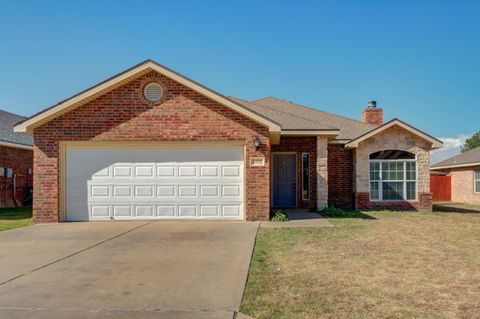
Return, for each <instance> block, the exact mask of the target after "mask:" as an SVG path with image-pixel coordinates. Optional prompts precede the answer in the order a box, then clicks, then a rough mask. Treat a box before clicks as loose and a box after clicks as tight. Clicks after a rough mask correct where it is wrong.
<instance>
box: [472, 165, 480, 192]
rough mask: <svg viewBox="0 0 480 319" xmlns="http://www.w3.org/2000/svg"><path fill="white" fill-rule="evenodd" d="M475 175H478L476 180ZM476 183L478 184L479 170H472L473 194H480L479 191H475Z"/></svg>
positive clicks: (479, 178) (479, 179)
mask: <svg viewBox="0 0 480 319" xmlns="http://www.w3.org/2000/svg"><path fill="white" fill-rule="evenodd" d="M477 174H478V179H477ZM477 182H480V169H479V168H477V169H474V170H473V192H474V193H475V194H480V189H477Z"/></svg>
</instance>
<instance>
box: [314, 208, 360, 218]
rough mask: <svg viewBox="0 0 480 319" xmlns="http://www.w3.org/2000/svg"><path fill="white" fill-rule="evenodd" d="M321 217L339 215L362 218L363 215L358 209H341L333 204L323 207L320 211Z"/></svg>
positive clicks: (341, 216)
mask: <svg viewBox="0 0 480 319" xmlns="http://www.w3.org/2000/svg"><path fill="white" fill-rule="evenodd" d="M320 214H321V215H322V216H323V217H340V218H363V217H364V216H365V215H364V214H362V213H361V212H359V211H354V210H343V209H341V208H337V207H334V206H328V207H325V208H324V209H322V210H321V211H320Z"/></svg>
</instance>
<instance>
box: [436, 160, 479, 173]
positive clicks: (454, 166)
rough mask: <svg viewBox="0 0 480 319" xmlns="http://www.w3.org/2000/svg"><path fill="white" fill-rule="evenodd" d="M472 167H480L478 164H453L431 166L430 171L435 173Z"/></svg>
mask: <svg viewBox="0 0 480 319" xmlns="http://www.w3.org/2000/svg"><path fill="white" fill-rule="evenodd" d="M474 166H480V162H473V163H464V164H453V165H442V166H432V167H430V169H431V170H434V171H436V170H442V169H450V168H463V167H474Z"/></svg>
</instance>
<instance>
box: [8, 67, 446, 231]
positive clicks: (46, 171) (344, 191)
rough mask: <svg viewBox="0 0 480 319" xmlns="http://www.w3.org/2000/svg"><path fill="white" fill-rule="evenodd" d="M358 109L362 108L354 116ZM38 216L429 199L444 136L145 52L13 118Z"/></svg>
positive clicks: (256, 211)
mask: <svg viewBox="0 0 480 319" xmlns="http://www.w3.org/2000/svg"><path fill="white" fill-rule="evenodd" d="M359 115H360V114H359ZM15 130H16V132H21V133H26V134H29V135H31V136H33V138H34V169H35V176H34V186H35V194H34V200H33V216H34V220H35V221H36V222H57V221H64V220H68V221H69V220H105V219H108V220H110V219H115V220H117V219H128V220H129V219H225V220H239V219H240V220H241V219H246V220H267V219H268V218H269V214H270V212H271V210H272V209H274V208H277V207H283V208H286V207H296V208H305V209H313V210H316V209H323V208H324V207H325V206H327V205H328V204H332V205H335V206H338V207H343V208H347V209H352V208H356V209H377V208H384V207H386V208H393V209H406V208H408V209H417V210H420V209H421V210H428V209H431V194H430V188H429V170H430V167H429V152H430V150H432V149H435V148H439V147H441V146H442V144H441V142H440V141H438V140H437V139H435V138H433V137H431V136H430V135H428V134H426V133H424V132H422V131H420V130H418V129H416V128H414V127H412V126H410V125H408V124H406V123H404V122H402V121H400V120H398V119H394V120H392V121H389V122H387V123H383V111H382V110H381V109H379V108H376V105H375V104H374V103H373V102H372V103H370V105H369V107H368V108H366V109H365V110H364V111H363V113H362V121H356V120H353V119H348V118H345V117H342V116H337V115H334V114H330V113H326V112H322V111H319V110H317V109H313V108H308V107H305V106H301V105H297V104H294V103H291V102H286V101H282V100H279V99H276V98H272V97H269V98H263V99H259V100H255V101H246V100H243V99H239V98H234V97H226V96H223V95H221V94H219V93H217V92H215V91H212V90H211V89H209V88H206V87H204V86H202V85H200V84H198V83H197V82H194V81H192V80H190V79H188V78H186V77H184V76H182V75H180V74H178V73H176V72H174V71H172V70H170V69H168V68H166V67H164V66H161V65H160V64H158V63H156V62H154V61H151V60H148V61H145V62H143V63H140V64H138V65H136V66H134V67H133V68H131V69H129V70H127V71H125V72H122V73H120V74H118V75H116V76H114V77H112V78H110V79H108V80H106V81H104V82H101V83H100V84H98V85H96V86H94V87H92V88H90V89H87V90H85V91H83V92H81V93H79V94H77V95H75V96H73V97H71V98H69V99H67V100H64V101H62V102H60V103H58V104H56V105H54V106H52V107H50V108H48V109H46V110H44V111H42V112H40V113H38V114H36V115H34V116H32V117H31V118H29V119H27V120H25V121H24V122H22V123H19V124H17V126H16V127H15Z"/></svg>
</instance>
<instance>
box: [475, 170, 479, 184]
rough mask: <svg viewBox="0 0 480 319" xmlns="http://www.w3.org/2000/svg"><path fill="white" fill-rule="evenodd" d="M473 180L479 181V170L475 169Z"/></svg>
mask: <svg viewBox="0 0 480 319" xmlns="http://www.w3.org/2000/svg"><path fill="white" fill-rule="evenodd" d="M475 180H477V181H480V170H478V171H475Z"/></svg>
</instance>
